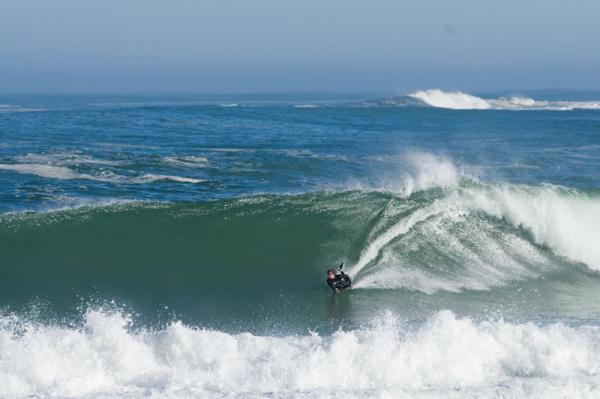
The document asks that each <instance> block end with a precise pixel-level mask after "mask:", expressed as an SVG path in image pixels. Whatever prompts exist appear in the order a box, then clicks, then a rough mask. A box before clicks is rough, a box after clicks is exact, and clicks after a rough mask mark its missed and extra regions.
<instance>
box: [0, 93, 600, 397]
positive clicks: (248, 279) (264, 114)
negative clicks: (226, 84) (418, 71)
mask: <svg viewBox="0 0 600 399" xmlns="http://www.w3.org/2000/svg"><path fill="white" fill-rule="evenodd" d="M0 104H1V105H0V397H8V398H20V397H61V398H62V397H68V398H106V397H127V398H138V397H172V398H175V397H198V398H226V397H227V398H229V397H232V398H262V397H268V398H315V397H316V398H371V397H377V398H399V397H417V398H437V397H443V398H448V397H450V398H453V397H456V398H464V397H473V398H475V397H478V398H479V397H489V398H521V397H523V398H525V397H527V398H530V397H534V398H536V397H537V398H548V397H577V398H585V397H589V398H596V397H599V396H600V306H599V304H600V274H599V273H600V245H599V237H600V92H593V91H578V92H573V91H538V92H526V91H522V92H515V93H484V94H473V93H461V92H444V91H441V90H437V89H434V90H423V91H418V92H415V93H408V94H406V95H401V96H387V97H386V96H381V95H377V94H368V93H367V94H346V95H339V94H337V95H335V94H302V95H298V94H288V95H282V94H281V95H221V96H217V95H215V96H209V95H193V94H189V95H182V94H177V95H169V94H164V95H62V96H58V95H56V96H53V95H1V96H0ZM341 261H344V262H345V265H346V266H345V268H346V270H347V272H348V273H350V274H351V275H352V277H353V281H354V288H353V289H352V290H349V291H345V292H343V293H341V294H339V295H333V294H332V292H331V290H330V289H329V288H328V287H327V285H326V284H325V270H326V269H328V268H331V267H334V266H336V265H337V264H339V262H341Z"/></svg>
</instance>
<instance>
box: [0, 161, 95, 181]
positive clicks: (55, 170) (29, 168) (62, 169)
mask: <svg viewBox="0 0 600 399" xmlns="http://www.w3.org/2000/svg"><path fill="white" fill-rule="evenodd" d="M0 169H1V170H11V171H14V172H17V173H25V174H31V175H36V176H40V177H46V178H51V179H60V180H71V179H90V180H102V179H100V178H97V177H94V176H92V175H88V174H85V173H77V172H75V171H73V170H72V169H70V168H68V167H66V166H56V165H45V164H30V163H27V164H0Z"/></svg>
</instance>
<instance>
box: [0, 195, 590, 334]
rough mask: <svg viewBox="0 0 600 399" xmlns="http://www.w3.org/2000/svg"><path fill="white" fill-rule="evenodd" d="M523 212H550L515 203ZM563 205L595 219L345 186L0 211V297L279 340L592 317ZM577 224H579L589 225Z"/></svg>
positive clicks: (586, 255)
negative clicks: (337, 274)
mask: <svg viewBox="0 0 600 399" xmlns="http://www.w3.org/2000/svg"><path fill="white" fill-rule="evenodd" d="M521 200H522V201H521ZM519 201H521V202H519ZM536 201H537V202H536ZM532 202H533V203H534V204H537V205H536V209H538V208H540V207H542V208H543V207H545V208H544V209H543V211H540V212H538V211H536V210H535V209H521V208H523V207H524V206H528V205H524V204H530V203H532ZM572 202H573V203H574V205H573V207H574V208H577V209H581V208H582V206H583V207H584V208H585V206H588V208H589V211H590V212H592V214H593V212H596V211H597V209H598V204H599V202H598V199H597V197H594V196H593V195H591V194H586V193H583V192H576V191H566V190H563V189H559V188H555V187H537V188H534V187H517V186H502V187H501V186H481V185H477V184H474V183H466V184H465V183H463V184H462V185H461V187H460V188H455V189H447V190H442V189H439V188H436V189H431V190H428V191H424V192H418V193H416V194H413V195H411V196H410V197H403V196H398V195H394V194H391V193H381V192H359V191H352V192H342V193H315V194H304V195H298V196H264V197H254V198H246V199H237V200H228V201H215V202H206V203H199V204H148V203H131V204H121V205H108V206H98V207H87V208H79V209H72V210H65V211H54V212H47V213H22V214H12V215H4V216H3V217H2V223H1V227H0V267H1V270H2V279H0V300H1V301H2V302H3V303H5V304H6V306H7V307H8V308H9V309H10V310H12V309H15V310H18V311H22V310H23V309H30V311H31V309H32V308H40V307H41V308H43V309H44V312H43V313H44V314H45V315H48V316H47V317H52V318H58V319H69V317H70V316H69V315H76V314H80V313H81V312H78V311H77V309H78V308H80V307H81V306H82V305H85V306H88V305H89V303H90V302H96V303H99V304H101V305H103V306H107V304H110V303H111V301H114V302H115V303H117V304H119V306H131V307H132V309H134V310H135V311H139V312H140V313H141V314H144V317H145V318H147V319H148V321H149V322H151V323H156V322H160V321H163V320H165V319H170V318H172V317H173V316H176V317H177V318H182V319H183V320H186V321H188V322H192V323H196V324H199V325H203V326H210V327H218V328H227V329H236V328H239V330H241V331H248V330H249V329H250V330H252V328H253V327H252V325H249V324H252V323H253V321H256V320H259V321H260V325H261V327H260V328H271V327H272V328H273V329H277V330H278V331H281V330H282V326H281V325H277V326H276V325H274V324H273V323H275V321H274V320H278V321H277V323H280V324H283V325H284V327H287V326H289V327H291V328H293V327H294V326H299V328H300V327H301V328H304V329H305V328H306V326H307V325H308V326H314V327H315V328H318V327H319V326H323V325H330V324H331V321H332V320H335V323H334V324H336V323H355V322H356V323H360V322H361V321H362V320H364V319H366V318H368V316H370V315H371V314H372V312H374V311H378V310H381V309H384V308H387V307H396V308H398V309H407V308H410V309H411V310H410V312H414V314H417V313H419V312H423V311H424V310H428V309H430V310H436V309H439V308H452V309H455V310H456V311H458V312H461V311H469V309H470V308H472V307H484V308H488V307H489V308H493V310H494V309H497V308H498V307H503V309H505V310H506V309H507V308H510V309H512V310H513V311H514V312H513V313H514V315H515V317H518V316H519V315H520V314H522V313H526V312H528V309H529V308H531V307H535V308H536V309H535V310H536V311H537V312H539V311H540V309H541V308H543V309H542V311H543V310H544V309H546V310H547V311H549V312H558V313H561V314H562V313H565V314H578V315H586V314H588V313H589V312H593V311H594V310H591V309H589V308H588V307H585V306H579V307H578V308H576V309H574V308H573V306H574V305H573V304H574V303H575V302H576V301H575V298H573V296H572V295H571V292H572V290H570V289H569V286H571V285H573V284H576V285H577V286H578V287H579V290H580V292H583V293H584V295H589V296H590V298H591V299H593V298H595V296H596V295H597V294H595V292H596V291H598V290H597V288H598V279H597V277H596V272H595V269H594V267H595V265H594V263H593V262H594V259H595V256H596V253H595V252H594V250H593V249H590V248H593V247H592V246H591V244H590V245H588V244H586V243H583V244H581V243H578V242H575V241H574V242H571V241H569V239H568V237H563V236H561V234H562V233H561V229H562V228H569V226H566V227H563V226H560V225H559V222H560V221H561V220H562V219H560V218H559V219H556V217H555V216H556V215H554V214H553V213H552V212H555V210H554V209H555V208H556V209H559V210H561V212H562V213H561V215H562V214H564V213H565V212H568V210H569V209H570V208H569V204H570V203H572ZM536 212H537V213H536ZM567 216H568V215H567ZM588 216H589V215H588ZM561 217H562V216H561ZM573 217H575V216H573ZM577 217H579V216H577ZM536 218H537V219H536ZM544 218H546V219H547V220H544ZM555 219H556V220H555ZM557 220H558V221H557ZM573 223H579V224H580V227H581V228H583V229H584V230H585V228H587V227H586V226H588V225H587V224H586V223H587V222H586V217H585V215H584V216H582V217H581V219H579V220H574V221H573ZM553 226H554V227H553ZM552 228H554V230H555V231H549V230H551V229H552ZM589 228H590V229H593V228H595V227H594V226H592V225H590V226H589ZM579 244H581V245H580V246H579V247H577V245H579ZM586 245H587V246H586ZM573 254H575V255H573ZM577 254H579V255H577ZM341 260H345V261H346V265H347V266H346V269H347V270H348V271H349V273H351V275H352V276H353V278H354V284H355V289H353V290H352V291H350V292H346V293H343V294H342V295H339V296H337V297H336V296H333V295H332V294H331V292H330V290H329V288H328V287H327V286H326V284H325V273H324V272H325V270H326V269H327V268H330V267H333V266H336V265H337V263H338V262H339V261H341ZM586 262H587V263H586ZM525 299H527V300H526V301H525ZM593 300H595V299H593ZM586 303H587V302H586ZM494 311H495V310H494ZM265 320H266V321H271V320H273V323H272V324H269V322H267V323H265ZM232 325H233V327H232ZM265 326H266V327H265Z"/></svg>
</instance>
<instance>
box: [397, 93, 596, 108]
mask: <svg viewBox="0 0 600 399" xmlns="http://www.w3.org/2000/svg"><path fill="white" fill-rule="evenodd" d="M408 96H409V97H411V98H413V99H415V100H418V101H421V102H422V103H424V104H426V105H429V106H432V107H436V108H447V109H462V110H469V109H498V110H550V111H571V110H574V109H600V101H543V100H534V99H533V98H529V97H499V98H485V99H484V98H481V97H477V96H474V95H471V94H467V93H463V92H460V91H455V92H447V91H442V90H439V89H431V90H421V91H416V92H414V93H411V94H409V95H408Z"/></svg>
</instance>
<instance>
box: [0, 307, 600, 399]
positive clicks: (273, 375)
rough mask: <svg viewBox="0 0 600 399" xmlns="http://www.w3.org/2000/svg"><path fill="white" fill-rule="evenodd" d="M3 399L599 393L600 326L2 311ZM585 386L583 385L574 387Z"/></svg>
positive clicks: (443, 318)
mask: <svg viewBox="0 0 600 399" xmlns="http://www.w3.org/2000/svg"><path fill="white" fill-rule="evenodd" d="M0 353H2V356H1V357H0V369H1V370H2V371H1V372H0V396H3V397H32V396H57V397H107V396H119V397H131V398H133V397H148V396H153V397H154V396H156V395H159V396H166V397H181V396H186V397H209V398H212V397H216V398H222V397H250V398H253V397H265V396H268V397H274V398H287V397H311V398H312V397H324V398H325V397H327V398H329V397H332V396H333V397H337V395H340V394H341V395H343V396H344V397H357V398H362V397H397V396H398V395H401V396H405V395H409V396H413V395H428V396H427V397H431V396H433V397H465V396H469V397H482V396H483V397H498V398H501V397H507V396H509V397H539V398H542V397H548V396H557V394H558V396H562V395H565V396H573V397H582V396H586V395H588V396H590V397H591V396H596V395H598V394H600V391H599V388H598V384H597V381H598V376H599V375H600V366H599V365H600V355H599V353H600V329H599V328H598V327H595V326H579V327H570V326H567V325H564V324H560V323H559V324H549V325H545V326H542V325H536V324H533V323H526V324H511V323H506V322H502V321H488V322H478V321H474V320H472V319H469V318H458V317H457V316H455V315H454V314H453V313H451V312H449V311H442V312H439V313H437V314H435V315H433V316H431V317H430V318H429V319H427V320H426V321H424V322H423V323H422V324H420V325H418V326H414V325H409V324H406V323H405V322H403V321H402V320H401V319H400V318H398V317H397V316H395V315H394V314H392V313H391V312H386V313H383V314H381V315H379V316H378V317H376V318H375V319H374V321H373V323H372V325H370V326H366V327H364V328H360V329H356V330H339V331H337V332H335V333H334V334H332V335H331V336H321V335H318V334H316V333H312V334H310V335H306V336H256V335H252V334H249V333H241V334H229V333H226V332H220V331H214V330H205V329H199V328H194V327H190V326H187V325H185V324H183V323H181V322H174V323H172V324H170V325H168V326H167V327H165V328H162V329H159V330H144V329H135V328H133V326H132V323H131V319H130V318H129V316H127V315H126V314H123V313H119V312H116V313H115V312H103V311H99V310H88V311H87V312H86V314H85V318H84V324H83V325H82V326H81V327H61V326H57V325H41V324H36V323H34V322H26V321H23V320H21V319H19V318H18V317H16V318H15V317H10V316H5V317H3V318H2V319H1V328H0ZM575 382H576V383H575Z"/></svg>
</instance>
